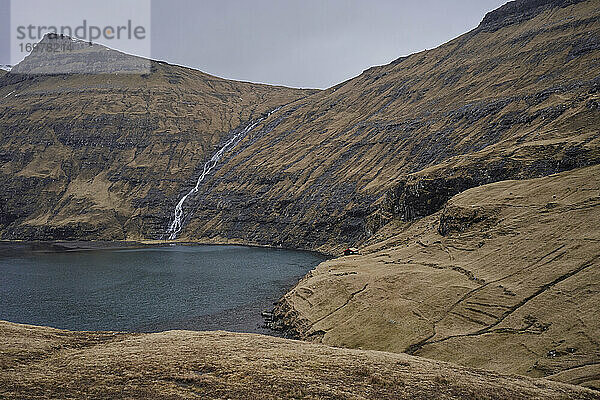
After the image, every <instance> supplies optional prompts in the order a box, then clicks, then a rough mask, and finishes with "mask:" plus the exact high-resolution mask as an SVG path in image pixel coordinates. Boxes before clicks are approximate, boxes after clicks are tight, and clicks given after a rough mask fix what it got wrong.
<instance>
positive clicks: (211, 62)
mask: <svg viewBox="0 0 600 400" xmlns="http://www.w3.org/2000/svg"><path fill="white" fill-rule="evenodd" d="M506 1H507V0H453V1H448V0H415V1H413V0H410V1H403V0H371V1H368V0H328V1H325V0H202V1H198V0H152V57H153V58H156V59H162V60H165V61H168V62H171V63H175V64H180V65H187V66H190V67H193V68H197V69H200V70H202V71H204V72H208V73H211V74H214V75H218V76H221V77H225V78H230V79H237V80H245V81H253V82H264V83H271V84H282V85H286V86H294V87H315V88H326V87H330V86H332V85H335V84H337V83H339V82H342V81H344V80H346V79H348V78H351V77H353V76H356V75H358V74H360V73H361V72H362V71H363V70H365V69H366V68H369V67H371V66H373V65H380V64H386V63H388V62H390V61H392V60H394V59H396V58H398V57H400V56H403V55H408V54H411V53H414V52H417V51H420V50H424V49H430V48H434V47H437V46H438V45H440V44H442V43H445V42H447V41H449V40H451V39H453V38H455V37H456V36H458V35H460V34H462V33H464V32H467V31H469V30H471V29H473V28H475V27H476V26H477V25H478V24H479V22H480V21H481V19H482V18H483V17H484V15H485V13H486V12H488V11H491V10H493V9H495V8H498V7H499V6H501V5H502V4H504V3H506Z"/></svg>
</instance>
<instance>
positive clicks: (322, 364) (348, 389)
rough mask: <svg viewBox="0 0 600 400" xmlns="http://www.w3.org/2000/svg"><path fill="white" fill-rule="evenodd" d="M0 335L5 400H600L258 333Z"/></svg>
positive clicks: (7, 331) (13, 330)
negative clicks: (524, 399)
mask: <svg viewBox="0 0 600 400" xmlns="http://www.w3.org/2000/svg"><path fill="white" fill-rule="evenodd" d="M0 338H2V340H1V341H0V367H1V368H0V396H1V397H2V398H3V399H22V398H52V399H63V398H65V399H72V398H152V399H188V398H189V399H198V398H200V399H284V398H285V399H294V398H296V399H411V400H412V399H432V398H435V399H499V400H500V399H502V400H505V399H521V398H527V399H582V400H583V399H590V400H591V399H595V398H598V397H597V394H596V393H594V392H592V391H590V390H586V389H583V388H580V387H575V386H570V385H564V384H559V383H555V382H549V381H546V380H539V379H529V378H521V377H515V376H504V375H500V374H494V373H490V372H485V371H479V370H473V369H467V368H459V367H456V366H453V365H450V364H446V363H442V362H436V361H429V360H425V359H421V358H418V357H411V356H407V355H404V354H390V353H382V352H375V351H359V350H347V349H336V348H331V347H326V346H321V345H314V344H310V343H302V342H295V341H290V340H284V339H277V338H272V337H266V336H259V335H249V334H235V333H226V332H185V331H177V332H164V333H157V334H141V335H138V334H117V333H102V332H97V333H95V332H65V331H59V330H55V329H50V328H38V327H31V326H25V325H16V324H9V323H6V322H0ZM257 350H260V352H257Z"/></svg>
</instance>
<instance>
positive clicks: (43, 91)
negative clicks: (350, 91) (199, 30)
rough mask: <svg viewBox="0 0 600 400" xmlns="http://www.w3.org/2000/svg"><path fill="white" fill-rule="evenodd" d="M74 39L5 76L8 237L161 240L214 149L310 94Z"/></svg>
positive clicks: (1, 213)
mask: <svg viewBox="0 0 600 400" xmlns="http://www.w3.org/2000/svg"><path fill="white" fill-rule="evenodd" d="M48 41H51V39H49V38H48V37H46V38H44V42H48ZM56 41H57V42H58V44H59V45H60V44H61V43H63V42H66V41H68V42H71V40H70V39H56ZM75 45H76V46H79V47H77V48H73V49H71V51H65V52H63V53H52V54H51V56H48V54H47V53H44V52H37V53H33V54H32V55H30V56H29V57H27V58H26V59H25V60H24V61H23V62H22V63H21V64H19V65H18V66H16V67H15V68H14V69H13V71H12V72H11V73H8V74H5V75H3V76H2V77H0V184H1V185H2V188H3V191H2V195H1V196H0V231H1V237H2V238H3V239H31V240H40V239H42V240H43V239H109V240H114V239H142V238H146V237H160V236H161V235H162V234H163V233H164V232H165V231H166V229H167V228H168V224H169V218H170V217H171V213H172V209H173V207H174V205H175V203H176V202H177V200H178V198H177V197H178V196H179V193H180V191H181V190H182V188H186V187H187V188H189V187H190V186H191V185H193V184H194V182H195V179H196V175H197V174H198V170H199V169H200V168H201V165H202V163H203V161H205V160H207V159H208V158H210V156H211V155H212V153H213V152H214V151H215V148H216V147H218V146H219V145H220V144H221V143H222V142H223V141H225V140H227V139H228V138H229V137H230V136H231V135H232V134H233V133H234V132H236V131H237V130H239V129H241V128H242V127H243V126H244V125H245V124H246V123H247V121H249V120H253V119H255V118H258V117H260V116H261V114H263V113H265V112H267V111H269V110H271V109H274V108H276V107H278V106H280V105H283V104H286V103H288V102H290V101H293V100H296V99H298V98H300V97H304V96H306V95H307V94H310V93H312V92H313V91H302V90H296V89H287V88H283V87H272V86H267V85H257V84H251V83H244V82H232V81H227V80H224V79H219V78H216V77H213V76H210V75H207V74H204V73H201V72H199V71H194V70H191V69H188V68H183V67H178V66H173V65H169V64H166V63H162V62H155V61H150V60H144V59H140V58H138V57H132V56H128V55H125V54H122V53H119V52H116V51H113V50H108V49H106V48H103V47H102V46H97V45H93V46H89V44H87V43H82V42H75ZM82 52H83V54H82ZM48 57H51V58H50V59H49V58H48ZM82 59H83V61H85V62H83V61H82ZM49 62H53V63H54V64H52V65H49V64H48V63H49ZM82 65H83V66H84V67H85V68H83V69H81V66H82ZM111 68H112V69H111ZM146 68H147V70H146ZM59 71H61V72H69V73H68V74H67V73H60V74H58V73H57V72H59ZM141 72H143V73H141Z"/></svg>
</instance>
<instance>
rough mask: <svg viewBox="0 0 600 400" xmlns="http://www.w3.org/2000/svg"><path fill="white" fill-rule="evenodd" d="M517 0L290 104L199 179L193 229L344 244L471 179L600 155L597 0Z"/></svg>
mask: <svg viewBox="0 0 600 400" xmlns="http://www.w3.org/2000/svg"><path fill="white" fill-rule="evenodd" d="M575 3H576V4H575ZM517 4H518V5H520V7H516V11H515V7H510V4H509V6H507V7H504V8H501V9H500V10H498V11H496V12H493V13H491V14H490V15H488V16H487V17H486V18H485V20H484V22H483V23H482V24H481V26H479V27H478V28H477V29H475V30H473V31H471V32H469V33H467V34H465V35H463V36H461V37H459V38H457V39H455V40H453V41H451V42H449V43H448V44H445V45H443V46H441V47H439V48H437V49H434V50H430V51H424V52H421V53H418V54H414V55H412V56H410V57H405V58H401V59H398V60H396V61H394V62H393V63H391V64H389V65H386V66H382V67H375V68H371V69H369V70H367V71H365V72H364V73H363V74H362V75H360V76H359V77H357V78H355V79H352V80H350V81H348V82H345V83H342V84H340V85H338V86H336V87H334V88H331V89H329V90H326V91H323V92H320V93H317V94H315V95H313V96H311V97H310V98H307V99H305V100H303V101H301V102H296V103H293V104H290V105H288V106H286V107H284V108H283V109H282V110H281V111H280V112H279V113H277V114H276V115H274V116H273V117H272V118H271V119H270V120H269V121H268V122H267V128H266V129H265V130H264V131H262V132H261V131H257V132H255V134H254V135H253V136H252V138H250V139H249V140H248V141H247V142H246V143H245V144H244V146H241V147H239V148H238V151H237V152H236V154H235V155H234V156H233V157H232V158H231V159H230V160H229V161H228V162H227V163H226V164H224V165H223V167H222V168H221V169H220V170H219V171H218V172H217V173H216V175H215V177H214V178H213V179H211V180H209V181H208V182H207V184H206V185H205V186H203V188H202V190H201V192H200V194H199V197H198V201H197V209H196V212H195V214H194V216H193V218H191V219H190V221H189V225H188V228H187V230H185V232H184V235H183V237H185V238H203V239H207V238H214V239H215V240H217V241H222V240H224V239H234V238H237V239H243V240H244V241H247V242H257V243H265V244H281V245H284V246H291V247H305V248H312V249H322V250H326V251H331V250H332V249H338V250H339V249H340V248H341V247H342V246H346V245H354V244H356V243H357V242H360V241H361V240H364V239H365V238H367V237H369V235H370V234H372V233H373V232H374V231H375V230H376V229H377V228H378V227H379V226H381V225H382V224H384V223H385V222H387V221H388V220H389V219H390V218H393V217H399V218H402V219H404V220H412V219H415V218H418V217H423V216H426V215H429V214H431V213H433V212H435V211H437V210H438V209H440V208H441V207H442V206H443V204H444V202H445V201H446V200H447V199H448V198H450V197H451V196H452V195H454V194H456V193H459V192H460V191H463V190H465V189H467V188H469V187H474V186H478V185H480V184H485V183H490V182H494V181H499V180H504V179H512V178H519V179H521V178H530V177H537V176H544V175H548V174H551V173H554V172H559V171H563V170H569V169H572V168H575V167H580V166H585V165H591V164H595V163H598V162H600V152H599V139H598V135H599V131H598V126H600V113H599V104H600V103H599V101H600V92H598V89H599V88H600V77H599V73H600V69H599V68H598V65H600V64H599V58H600V42H598V40H599V39H598V37H600V4H599V3H598V1H597V0H591V1H556V0H555V1H551V0H547V1H537V2H529V1H526V2H523V1H520V2H518V3H517ZM540 4H542V5H540ZM525 11H528V12H526V13H524V12H525ZM515 13H516V14H515Z"/></svg>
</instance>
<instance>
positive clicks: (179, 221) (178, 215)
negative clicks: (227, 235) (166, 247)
mask: <svg viewBox="0 0 600 400" xmlns="http://www.w3.org/2000/svg"><path fill="white" fill-rule="evenodd" d="M279 109H281V107H278V108H276V109H274V110H273V111H271V112H269V113H268V114H267V115H266V116H265V117H262V118H259V119H257V120H256V121H254V122H251V123H250V124H248V125H247V126H246V127H245V128H244V129H242V130H241V131H240V132H238V133H236V134H235V135H233V137H232V138H231V139H229V140H228V141H227V142H226V143H225V144H224V145H223V147H221V148H220V149H219V151H217V152H216V153H215V154H214V155H213V156H212V157H211V159H210V160H209V161H208V162H206V163H205V164H204V169H203V171H202V174H201V175H200V176H199V177H198V179H197V180H196V186H194V187H193V188H192V189H191V190H190V191H189V192H188V193H187V194H186V195H185V196H183V197H182V198H181V199H180V200H179V203H177V205H176V206H175V212H174V215H173V222H171V225H170V226H169V230H168V231H167V235H169V240H175V239H176V238H177V235H178V234H179V232H181V229H183V217H184V215H183V205H184V203H185V202H186V201H187V199H188V198H189V197H190V196H191V195H193V194H194V193H198V190H200V185H201V184H202V182H203V181H204V179H205V178H206V176H207V175H208V174H210V173H211V172H212V171H213V169H214V168H215V167H216V166H217V163H218V162H219V161H220V160H221V158H222V157H223V155H224V154H225V153H226V152H227V151H229V150H231V149H234V148H235V147H236V146H237V145H238V143H239V142H240V141H241V140H242V139H243V138H245V137H246V135H248V133H250V132H251V131H252V130H253V129H254V128H256V126H257V125H258V124H260V123H261V122H263V121H264V120H265V119H267V118H269V117H270V116H271V115H272V114H273V113H275V112H277V111H279Z"/></svg>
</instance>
